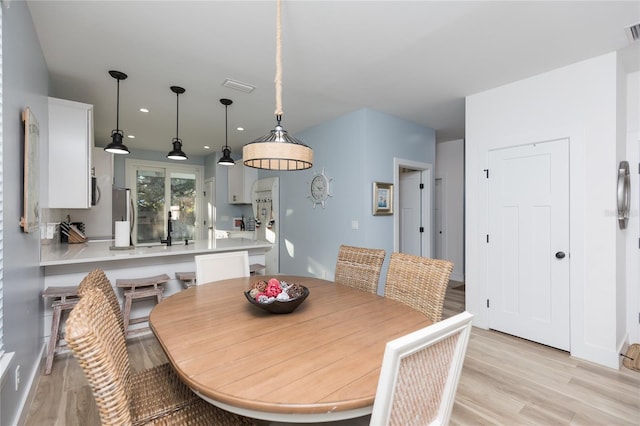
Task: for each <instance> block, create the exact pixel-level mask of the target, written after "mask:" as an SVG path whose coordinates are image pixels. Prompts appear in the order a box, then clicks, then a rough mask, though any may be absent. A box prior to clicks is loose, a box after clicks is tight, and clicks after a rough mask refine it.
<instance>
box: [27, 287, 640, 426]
mask: <svg viewBox="0 0 640 426" xmlns="http://www.w3.org/2000/svg"><path fill="white" fill-rule="evenodd" d="M463 310H464V285H462V284H461V283H460V284H456V283H452V284H451V285H450V286H449V289H448V291H447V297H446V301H445V308H444V316H445V317H449V316H451V315H454V314H456V313H458V312H461V311H463ZM129 354H130V356H131V360H132V364H133V368H134V370H135V371H139V370H143V369H145V368H149V367H151V366H153V365H157V364H159V363H162V362H166V358H165V356H164V353H163V352H162V349H161V348H160V346H159V345H158V343H157V342H156V340H155V339H154V337H153V336H151V335H148V336H142V337H137V338H134V339H130V343H129ZM25 424H26V426H49V425H51V426H76V425H78V426H92V425H99V424H100V421H99V417H98V412H97V410H96V406H95V402H94V400H93V396H92V395H91V390H90V389H89V386H88V385H87V383H86V380H85V378H84V375H83V373H82V371H81V369H80V366H79V365H78V363H77V362H76V360H75V359H74V358H73V357H72V356H70V355H60V356H57V357H56V359H55V361H54V363H53V371H52V373H51V375H49V376H41V377H40V380H39V383H38V385H37V389H36V392H35V396H34V398H33V402H32V404H31V406H30V407H29V412H28V414H27V418H26V423H25ZM265 424H267V423H265ZM368 424H369V419H368V418H367V417H364V418H360V419H355V420H350V421H343V422H337V423H332V425H341V426H343V425H363V426H364V425H368ZM451 424H452V425H498V424H499V425H640V373H637V372H634V371H631V370H628V369H625V368H623V369H622V370H620V371H616V370H612V369H609V368H605V367H601V366H598V365H595V364H591V363H589V362H585V361H580V360H577V359H575V358H572V357H570V356H569V354H568V353H566V352H563V351H560V350H556V349H552V348H549V347H547V346H543V345H539V344H537V343H533V342H529V341H527V340H523V339H519V338H516V337H512V336H509V335H506V334H502V333H498V332H494V331H487V330H481V329H477V328H474V329H473V332H472V335H471V340H470V342H469V348H468V350H467V356H466V359H465V363H464V368H463V371H462V376H461V378H460V384H459V387H458V393H457V395H456V403H455V405H454V408H453V414H452V417H451ZM275 425H276V424H275V423H273V424H271V426H275ZM278 425H280V424H278Z"/></svg>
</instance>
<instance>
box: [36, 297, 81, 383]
mask: <svg viewBox="0 0 640 426" xmlns="http://www.w3.org/2000/svg"><path fill="white" fill-rule="evenodd" d="M48 297H50V298H52V299H53V302H52V303H51V308H52V309H53V316H52V317H51V336H50V337H49V346H48V348H47V362H46V364H45V367H44V374H51V368H52V367H53V357H54V356H55V354H56V352H59V350H60V349H62V348H64V347H66V346H67V345H66V343H61V340H63V339H64V337H62V333H61V332H60V322H61V321H62V315H63V314H64V312H66V311H70V310H71V309H73V307H74V306H75V305H76V303H78V300H80V298H79V297H78V286H77V285H74V286H67V287H47V288H46V289H45V290H44V291H43V292H42V298H43V299H46V298H48Z"/></svg>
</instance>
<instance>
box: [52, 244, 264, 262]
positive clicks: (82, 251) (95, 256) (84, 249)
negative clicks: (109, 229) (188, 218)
mask: <svg viewBox="0 0 640 426" xmlns="http://www.w3.org/2000/svg"><path fill="white" fill-rule="evenodd" d="M111 246H113V241H112V240H107V241H89V242H86V243H81V244H67V243H61V244H52V245H43V246H42V253H41V256H40V266H54V265H76V264H82V263H96V262H113V261H123V260H125V261H126V260H132V259H139V260H141V261H144V259H150V258H158V257H167V256H195V255H197V254H204V253H215V252H227V251H238V250H248V251H249V252H250V254H251V252H256V253H257V252H261V253H264V252H265V251H267V250H269V249H271V246H272V245H271V244H270V243H268V242H267V241H257V240H252V239H248V238H229V239H215V240H214V239H212V240H196V241H193V242H190V243H189V244H188V245H185V244H184V243H183V242H178V243H176V244H173V245H171V246H166V245H150V244H141V245H138V246H135V247H133V248H131V249H127V248H125V249H122V248H117V249H111V248H110V247H111ZM166 260H167V261H170V259H166Z"/></svg>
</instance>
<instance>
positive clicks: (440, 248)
mask: <svg viewBox="0 0 640 426" xmlns="http://www.w3.org/2000/svg"><path fill="white" fill-rule="evenodd" d="M435 186H436V196H435V208H434V209H433V211H434V214H435V216H436V217H435V219H436V232H435V235H434V239H435V245H436V252H435V255H434V258H436V259H445V251H446V250H445V248H444V242H445V239H444V235H443V232H445V220H444V218H445V216H444V207H445V205H444V188H443V186H444V178H437V179H436V185H435Z"/></svg>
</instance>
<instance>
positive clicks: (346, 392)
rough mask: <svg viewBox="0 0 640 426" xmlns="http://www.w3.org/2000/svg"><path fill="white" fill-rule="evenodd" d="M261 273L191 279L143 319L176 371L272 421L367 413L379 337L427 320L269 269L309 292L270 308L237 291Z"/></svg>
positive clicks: (208, 393) (212, 396)
mask: <svg viewBox="0 0 640 426" xmlns="http://www.w3.org/2000/svg"><path fill="white" fill-rule="evenodd" d="M265 278H266V279H268V278H270V277H264V276H251V277H247V278H236V279H230V280H224V281H216V282H213V283H208V284H203V285H198V286H196V287H192V288H190V289H187V290H184V291H182V292H180V293H177V294H175V295H173V296H170V297H168V298H166V299H165V300H163V301H162V302H161V303H160V304H158V305H157V306H156V307H155V308H154V309H153V310H152V312H151V315H150V324H151V328H152V329H153V331H154V333H155V335H156V337H157V338H158V340H159V342H160V344H161V345H162V347H163V348H164V350H165V353H166V354H167V357H168V358H169V361H170V362H171V364H172V365H173V366H174V368H175V370H176V372H177V374H178V375H179V376H180V377H181V378H182V380H184V381H185V382H186V383H187V384H188V385H189V387H191V389H193V390H194V391H195V392H196V393H198V394H199V395H200V396H201V397H202V398H204V399H206V400H208V401H209V402H211V403H213V404H215V405H218V406H220V407H222V408H225V409H227V410H229V411H234V412H236V413H239V414H244V415H248V416H251V417H254V418H260V419H264V420H272V421H295V420H301V419H302V418H304V420H305V421H309V420H312V421H329V420H338V419H343V418H350V417H357V416H360V415H365V414H368V413H370V412H371V408H372V406H373V401H374V397H375V393H376V389H377V384H378V376H379V373H380V367H381V364H382V358H383V355H384V350H385V346H386V343H387V342H388V341H390V340H393V339H395V338H397V337H400V336H403V335H405V334H408V333H410V332H412V331H415V330H417V329H420V328H423V327H426V326H428V325H430V324H431V321H430V320H429V319H427V317H426V316H424V315H423V314H422V313H420V312H418V311H415V310H413V309H411V308H409V307H408V306H406V305H403V304H402V303H399V302H396V301H393V300H390V299H386V298H384V297H381V296H378V295H375V294H371V293H366V292H363V291H360V290H357V289H354V288H351V287H348V286H344V285H339V284H335V283H333V282H331V281H326V280H321V279H317V278H311V277H299V276H286V275H278V276H275V278H278V279H280V280H284V281H286V282H288V283H297V284H300V285H304V286H306V287H307V288H308V289H309V291H310V294H309V296H308V297H307V299H306V300H305V301H304V302H303V303H302V305H300V306H299V307H298V308H297V309H296V310H295V311H294V312H292V313H290V314H280V315H278V314H270V313H267V312H265V311H263V310H262V309H259V308H258V307H256V306H253V305H252V304H250V303H249V302H248V301H247V300H246V298H245V296H244V294H243V292H244V291H245V290H248V289H249V288H250V287H251V283H253V282H255V281H257V280H260V279H265Z"/></svg>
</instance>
